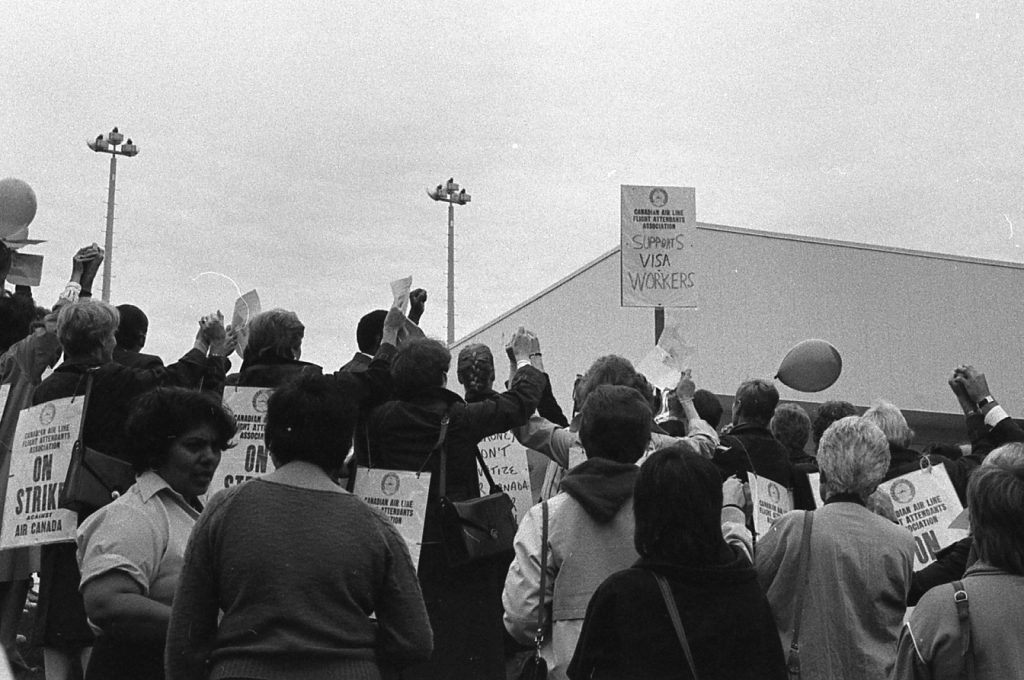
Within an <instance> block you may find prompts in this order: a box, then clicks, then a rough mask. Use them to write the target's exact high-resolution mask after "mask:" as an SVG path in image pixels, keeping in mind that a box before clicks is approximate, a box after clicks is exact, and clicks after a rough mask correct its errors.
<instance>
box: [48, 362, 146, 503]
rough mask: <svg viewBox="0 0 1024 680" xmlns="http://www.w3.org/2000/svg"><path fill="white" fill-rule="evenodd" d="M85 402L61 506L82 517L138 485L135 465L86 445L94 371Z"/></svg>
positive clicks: (90, 373) (86, 386) (87, 386)
mask: <svg viewBox="0 0 1024 680" xmlns="http://www.w3.org/2000/svg"><path fill="white" fill-rule="evenodd" d="M86 375H87V376H88V377H87V378H86V383H85V403H84V404H83V407H82V423H81V424H80V425H79V427H78V440H77V441H76V442H75V446H74V448H72V450H71V462H70V463H69V464H68V475H67V477H66V478H65V479H64V486H63V488H62V489H61V491H60V497H59V498H58V501H57V504H58V505H59V506H60V507H62V508H67V509H68V510H73V511H75V512H77V513H79V514H89V513H91V512H93V511H95V510H99V509H100V508H102V507H103V506H104V505H106V504H107V503H109V502H111V501H112V500H114V499H116V498H118V497H120V496H121V494H123V493H124V492H125V491H127V490H128V487H130V486H131V485H132V484H134V483H135V470H134V468H132V465H131V463H128V462H127V461H123V460H121V459H120V458H115V457H113V456H108V455H107V454H105V453H100V452H99V451H96V450H95V449H90V448H89V447H87V446H86V445H85V441H84V439H83V432H84V431H85V418H86V415H87V414H88V413H89V395H90V394H92V378H93V371H92V370H89V371H88V373H87V374H86Z"/></svg>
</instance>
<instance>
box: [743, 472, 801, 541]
mask: <svg viewBox="0 0 1024 680" xmlns="http://www.w3.org/2000/svg"><path fill="white" fill-rule="evenodd" d="M747 478H748V480H749V483H750V502H751V504H752V505H753V506H754V531H755V532H757V535H758V536H764V535H765V534H766V533H768V530H769V529H771V527H772V522H774V521H775V520H777V519H778V518H779V517H782V516H783V515H785V514H786V513H787V512H789V511H790V510H792V509H793V495H792V494H791V493H790V491H789V489H787V488H786V487H784V486H782V485H781V484H779V483H778V482H773V481H772V480H770V479H768V478H767V477H758V476H757V475H755V474H754V473H753V472H748V473H747Z"/></svg>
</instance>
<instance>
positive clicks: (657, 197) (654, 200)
mask: <svg viewBox="0 0 1024 680" xmlns="http://www.w3.org/2000/svg"><path fill="white" fill-rule="evenodd" d="M648 198H649V199H650V200H651V205H653V206H654V207H655V208H663V207H665V204H666V203H668V192H667V191H665V190H664V189H662V188H661V187H655V188H654V189H651V193H650V195H649V196H648Z"/></svg>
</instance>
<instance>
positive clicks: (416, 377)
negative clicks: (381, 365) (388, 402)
mask: <svg viewBox="0 0 1024 680" xmlns="http://www.w3.org/2000/svg"><path fill="white" fill-rule="evenodd" d="M451 363H452V355H451V353H450V352H449V351H448V348H447V347H445V346H444V344H443V343H441V342H440V341H438V340H434V339H433V338H413V339H411V340H407V341H406V342H405V343H403V345H402V347H401V349H399V350H398V353H397V354H395V358H394V359H393V360H392V361H391V379H392V382H393V386H394V390H395V396H397V397H398V398H399V399H405V398H408V397H411V396H413V395H415V394H416V393H418V392H421V391H423V390H425V389H428V388H431V387H440V386H441V378H442V376H444V374H445V373H447V372H448V367H449V366H451Z"/></svg>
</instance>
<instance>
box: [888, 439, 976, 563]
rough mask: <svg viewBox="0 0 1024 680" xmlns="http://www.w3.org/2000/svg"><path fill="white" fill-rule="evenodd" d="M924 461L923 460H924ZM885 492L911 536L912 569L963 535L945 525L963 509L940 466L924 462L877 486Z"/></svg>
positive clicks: (901, 524) (962, 531)
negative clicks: (912, 539) (924, 464)
mask: <svg viewBox="0 0 1024 680" xmlns="http://www.w3.org/2000/svg"><path fill="white" fill-rule="evenodd" d="M925 462H926V463H927V459H925ZM878 488H879V489H881V490H883V491H884V492H885V493H887V494H889V498H890V499H892V505H893V510H895V512H896V519H897V521H898V522H899V523H900V526H902V527H905V528H906V529H908V530H909V531H910V533H911V534H913V535H914V542H915V543H916V545H917V554H916V556H915V557H914V571H917V570H919V569H921V568H923V567H926V566H928V565H929V564H931V563H932V562H934V561H935V554H936V553H937V552H939V551H940V550H942V549H943V548H945V547H947V546H950V545H952V544H953V543H956V542H957V541H959V540H960V539H961V538H964V537H965V536H967V533H968V532H967V531H965V530H962V529H950V528H949V525H950V524H951V523H952V522H953V520H955V519H956V518H957V517H958V516H959V515H960V512H961V511H962V510H963V505H961V503H960V499H959V498H958V497H957V495H956V489H954V488H953V482H951V481H950V479H949V474H948V473H947V472H946V467H945V466H944V465H930V464H927V467H925V468H924V469H922V470H915V471H913V472H908V473H907V474H905V475H900V476H899V477H895V478H893V479H890V480H888V481H886V482H882V483H881V484H879V485H878Z"/></svg>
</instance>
